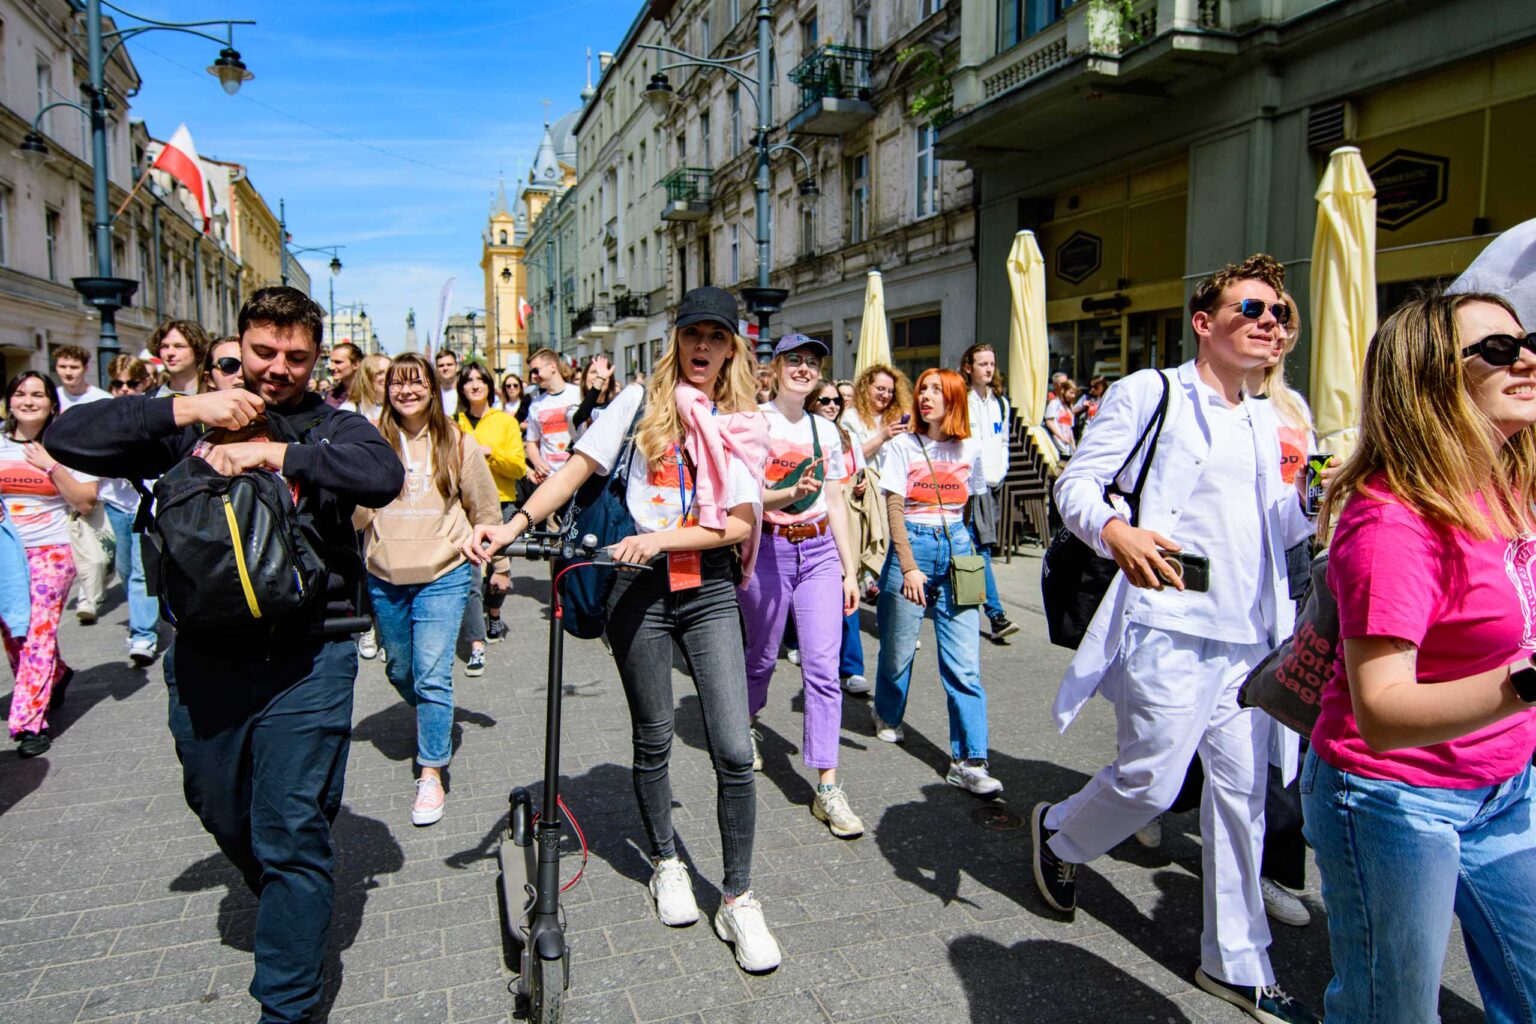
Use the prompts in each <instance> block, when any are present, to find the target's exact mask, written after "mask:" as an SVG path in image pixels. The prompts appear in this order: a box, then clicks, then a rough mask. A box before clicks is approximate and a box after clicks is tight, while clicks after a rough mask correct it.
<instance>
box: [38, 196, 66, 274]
mask: <svg viewBox="0 0 1536 1024" xmlns="http://www.w3.org/2000/svg"><path fill="white" fill-rule="evenodd" d="M63 223H64V222H63V218H61V217H60V216H59V211H58V210H55V209H53V208H52V207H44V208H43V242H44V245H45V247H46V249H47V252H48V280H50V281H57V280H58V279H59V230H60V227H61V226H62V225H63Z"/></svg>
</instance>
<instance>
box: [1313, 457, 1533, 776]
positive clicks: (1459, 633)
mask: <svg viewBox="0 0 1536 1024" xmlns="http://www.w3.org/2000/svg"><path fill="white" fill-rule="evenodd" d="M1374 486H1376V487H1377V488H1378V489H1379V488H1382V487H1384V486H1385V484H1384V482H1383V483H1380V484H1374ZM1328 587H1329V589H1330V590H1332V591H1333V596H1334V598H1335V599H1336V600H1337V601H1338V603H1339V635H1340V637H1341V639H1358V638H1360V637H1367V636H1376V637H1397V638H1399V639H1402V640H1408V641H1411V642H1412V643H1415V644H1417V645H1418V648H1419V653H1418V676H1419V682H1420V683H1424V684H1433V683H1438V682H1445V681H1447V680H1452V679H1461V678H1463V677H1466V676H1470V675H1476V674H1477V673H1479V672H1486V671H1488V670H1489V669H1495V668H1499V667H1501V666H1504V665H1511V664H1514V663H1515V662H1517V661H1523V660H1524V659H1525V658H1527V657H1529V656H1530V654H1531V652H1532V651H1533V650H1536V537H1523V538H1521V539H1519V540H1514V541H1509V540H1502V539H1495V540H1482V541H1480V540H1473V539H1472V538H1470V537H1468V536H1467V535H1466V534H1465V533H1464V532H1462V531H1460V530H1453V529H1450V528H1447V527H1443V526H1438V525H1434V524H1431V523H1429V522H1427V521H1425V520H1424V519H1422V518H1420V517H1419V516H1418V515H1416V514H1414V513H1413V512H1411V511H1409V510H1408V509H1406V508H1404V507H1403V506H1402V505H1400V504H1398V503H1397V502H1395V501H1373V500H1370V499H1367V498H1362V497H1355V498H1352V499H1350V502H1349V504H1348V505H1346V506H1345V508H1344V511H1343V513H1342V514H1341V515H1340V516H1339V528H1338V532H1337V533H1336V534H1335V536H1334V540H1333V544H1332V545H1331V546H1330V548H1329V555H1328ZM1312 746H1313V747H1314V748H1315V749H1316V750H1317V753H1318V756H1319V757H1321V758H1322V759H1323V760H1325V761H1327V762H1328V763H1329V764H1331V765H1333V766H1334V767H1335V768H1338V769H1340V770H1342V771H1347V772H1352V773H1354V774H1356V775H1363V776H1366V777H1368V778H1373V779H1387V780H1391V781H1396V782H1405V783H1408V784H1410V785H1414V786H1432V787H1440V788H1445V789H1476V788H1480V787H1482V786H1491V785H1497V784H1498V783H1502V782H1505V781H1507V780H1509V779H1511V778H1513V777H1514V776H1515V775H1517V774H1519V773H1520V772H1521V771H1523V770H1524V769H1525V767H1526V766H1527V765H1529V764H1530V763H1531V754H1532V751H1533V750H1536V710H1533V711H1522V712H1520V713H1519V714H1515V715H1511V716H1510V717H1508V718H1506V719H1504V720H1503V721H1500V722H1495V723H1494V724H1493V725H1490V726H1487V727H1485V728H1483V729H1479V730H1478V731H1477V732H1474V733H1469V734H1468V735H1466V736H1462V737H1460V738H1459V739H1454V740H1449V741H1447V742H1444V743H1435V744H1432V745H1430V746H1427V747H1412V748H1407V749H1403V750H1391V751H1387V752H1385V753H1377V752H1376V751H1373V750H1372V749H1371V748H1370V747H1369V746H1367V745H1366V742H1365V741H1364V740H1363V739H1361V737H1360V731H1359V729H1357V728H1356V726H1355V714H1354V706H1353V703H1352V701H1351V699H1350V693H1349V682H1348V679H1347V677H1346V675H1345V671H1344V645H1343V644H1342V643H1341V644H1340V645H1339V652H1338V658H1337V661H1336V663H1335V667H1334V674H1333V679H1332V681H1331V682H1330V683H1329V684H1328V686H1327V687H1326V688H1325V689H1324V691H1323V699H1322V710H1321V712H1320V713H1319V715H1318V719H1317V725H1316V726H1315V727H1314V728H1313V730H1312Z"/></svg>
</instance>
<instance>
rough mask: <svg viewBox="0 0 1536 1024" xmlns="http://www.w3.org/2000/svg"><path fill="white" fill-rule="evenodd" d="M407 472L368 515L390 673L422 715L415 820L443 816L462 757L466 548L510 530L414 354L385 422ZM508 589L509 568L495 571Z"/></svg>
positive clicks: (401, 370)
mask: <svg viewBox="0 0 1536 1024" xmlns="http://www.w3.org/2000/svg"><path fill="white" fill-rule="evenodd" d="M379 432H380V433H382V434H383V435H384V440H386V441H388V442H389V443H390V445H391V447H393V448H394V449H395V453H396V454H397V455H399V456H400V461H401V462H403V463H404V464H405V488H404V490H402V491H401V492H400V496H399V497H398V498H396V499H395V500H394V501H393V502H391V503H390V504H389V505H386V506H385V507H384V508H381V509H379V510H378V511H374V510H372V509H363V508H359V509H358V511H357V515H356V516H355V518H354V521H355V523H356V525H357V527H358V529H360V530H362V531H363V532H364V541H365V545H366V551H367V559H368V589H369V592H370V593H371V595H372V597H373V611H374V616H375V618H376V619H377V620H378V624H379V641H380V643H382V644H383V645H384V651H385V654H386V656H387V658H388V661H387V663H386V671H387V673H388V675H389V681H390V682H391V683H392V684H394V687H395V689H396V690H399V691H400V696H402V697H404V698H405V701H406V703H407V704H409V705H411V707H413V708H415V709H416V763H417V765H418V766H420V768H421V776H420V778H418V779H417V781H416V801H415V804H414V805H413V806H412V807H411V822H412V824H416V825H431V824H433V823H434V822H437V821H439V820H440V819H441V818H442V816H443V800H444V793H443V779H442V769H443V768H444V767H446V766H447V764H448V761H449V759H450V757H451V756H452V752H453V751H452V740H451V734H452V729H453V648H454V643H455V641H456V640H457V638H458V635H459V623H460V622H461V621H462V620H463V618H464V602H465V600H466V599H467V597H468V595H469V582H470V578H471V575H472V572H471V569H470V566H469V564H468V563H467V562H466V561H465V559H464V556H463V555H462V554H461V553H460V551H459V548H460V546H461V545H462V544H464V542H465V541H467V540H468V539H469V536H470V529H471V524H476V523H483V524H486V525H493V524H500V522H501V506H500V504H499V503H498V502H497V499H496V483H495V481H494V480H493V479H492V478H491V471H490V468H489V467H488V466H487V465H486V462H485V455H484V454H482V453H481V451H480V446H479V445H478V444H476V443H475V441H474V440H473V439H472V438H470V437H468V436H467V435H465V434H464V433H462V432H461V431H460V430H459V428H458V427H457V426H455V425H454V423H453V421H452V420H450V419H449V418H448V416H447V414H446V413H445V411H444V409H443V400H442V395H441V390H440V388H439V386H438V382H437V377H436V375H435V374H434V373H433V370H432V364H431V363H429V362H427V360H426V359H424V358H423V357H422V356H420V355H418V354H417V353H414V352H407V353H405V354H404V355H402V356H400V357H399V358H397V359H396V360H395V361H394V362H393V363H392V364H391V365H390V368H389V374H388V377H387V378H386V385H385V402H384V408H383V412H382V413H381V415H380V417H379ZM492 568H493V570H494V572H495V575H493V576H492V580H493V581H494V582H495V583H496V584H498V585H500V586H502V587H505V586H506V585H507V577H506V573H507V562H506V560H505V559H501V560H500V561H499V562H498V563H496V564H493V566H492Z"/></svg>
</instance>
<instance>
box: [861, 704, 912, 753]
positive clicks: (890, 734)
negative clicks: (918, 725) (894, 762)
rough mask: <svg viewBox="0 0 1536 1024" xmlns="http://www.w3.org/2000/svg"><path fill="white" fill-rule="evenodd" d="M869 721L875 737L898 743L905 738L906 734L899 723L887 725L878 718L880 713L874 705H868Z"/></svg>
mask: <svg viewBox="0 0 1536 1024" xmlns="http://www.w3.org/2000/svg"><path fill="white" fill-rule="evenodd" d="M869 721H870V723H871V724H872V725H874V727H875V739H877V740H882V741H884V742H886V743H900V742H902V741H903V740H905V739H906V738H907V734H906V732H905V731H903V730H902V728H901V726H899V725H887V724H886V723H885V722H884V721H882V720H881V718H880V713H879V712H877V711H876V710H875V706H874V705H873V704H871V705H870V706H869Z"/></svg>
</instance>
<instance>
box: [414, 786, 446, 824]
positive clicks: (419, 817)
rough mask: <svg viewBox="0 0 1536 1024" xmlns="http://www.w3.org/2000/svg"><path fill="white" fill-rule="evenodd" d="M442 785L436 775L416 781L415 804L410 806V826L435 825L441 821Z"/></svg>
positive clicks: (444, 795)
mask: <svg viewBox="0 0 1536 1024" xmlns="http://www.w3.org/2000/svg"><path fill="white" fill-rule="evenodd" d="M446 799H447V796H446V794H444V793H443V783H442V780H441V779H439V778H438V777H437V776H436V775H423V776H422V777H421V778H419V779H417V780H416V802H415V803H414V804H412V805H411V824H412V825H435V824H437V823H438V822H439V821H442V820H443V802H444V801H445V800H446Z"/></svg>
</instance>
